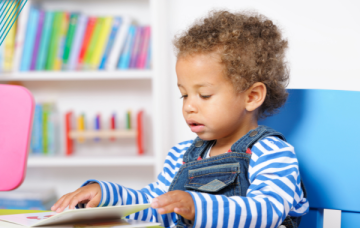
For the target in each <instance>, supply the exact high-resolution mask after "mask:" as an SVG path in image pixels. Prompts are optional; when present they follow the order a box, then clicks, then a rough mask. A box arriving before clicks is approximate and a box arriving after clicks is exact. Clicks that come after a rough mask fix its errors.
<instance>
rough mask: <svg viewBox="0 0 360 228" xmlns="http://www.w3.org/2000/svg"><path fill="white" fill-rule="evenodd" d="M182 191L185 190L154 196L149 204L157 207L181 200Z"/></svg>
mask: <svg viewBox="0 0 360 228" xmlns="http://www.w3.org/2000/svg"><path fill="white" fill-rule="evenodd" d="M184 193H185V192H183V191H171V192H167V193H165V194H163V195H160V196H158V197H156V198H155V199H154V200H153V202H152V203H151V206H152V207H153V208H159V207H163V206H166V205H169V204H172V203H175V202H178V201H180V200H181V198H182V196H183V194H184Z"/></svg>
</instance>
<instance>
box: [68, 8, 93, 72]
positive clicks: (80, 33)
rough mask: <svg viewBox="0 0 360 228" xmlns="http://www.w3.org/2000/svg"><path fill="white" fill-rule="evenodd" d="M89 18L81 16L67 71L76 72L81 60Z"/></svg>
mask: <svg viewBox="0 0 360 228" xmlns="http://www.w3.org/2000/svg"><path fill="white" fill-rule="evenodd" d="M87 21H88V16H86V15H84V14H80V15H79V18H78V22H77V26H76V31H75V34H74V40H73V45H72V48H71V50H70V57H69V62H68V67H67V70H75V69H76V66H77V63H78V62H77V61H78V59H79V54H80V49H81V45H82V41H83V39H84V35H85V30H86V25H87Z"/></svg>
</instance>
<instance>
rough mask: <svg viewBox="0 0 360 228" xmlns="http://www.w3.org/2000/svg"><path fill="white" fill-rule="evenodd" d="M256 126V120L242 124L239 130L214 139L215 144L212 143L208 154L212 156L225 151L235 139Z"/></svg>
mask: <svg viewBox="0 0 360 228" xmlns="http://www.w3.org/2000/svg"><path fill="white" fill-rule="evenodd" d="M257 127H258V124H257V121H256V122H253V123H250V124H248V125H247V126H242V127H241V129H239V131H237V132H236V133H234V134H232V135H229V136H227V137H224V138H220V139H216V143H215V145H213V147H212V148H211V151H210V156H211V157H213V156H216V155H219V154H223V153H226V152H227V151H228V150H229V149H230V148H231V146H232V145H233V144H234V143H235V142H236V141H238V140H239V139H240V138H241V137H243V136H244V135H246V134H247V133H248V132H249V131H250V130H253V129H255V128H257Z"/></svg>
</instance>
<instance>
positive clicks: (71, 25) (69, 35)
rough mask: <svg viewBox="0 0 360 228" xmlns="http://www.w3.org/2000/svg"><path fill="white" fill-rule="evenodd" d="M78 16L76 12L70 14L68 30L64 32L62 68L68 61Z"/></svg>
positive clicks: (65, 66)
mask: <svg viewBox="0 0 360 228" xmlns="http://www.w3.org/2000/svg"><path fill="white" fill-rule="evenodd" d="M78 18H79V14H78V13H72V14H71V15H70V22H69V28H68V31H67V34H66V41H65V48H64V55H63V65H62V69H67V64H68V62H69V56H70V50H71V46H72V44H73V40H74V35H75V31H76V25H77V22H78Z"/></svg>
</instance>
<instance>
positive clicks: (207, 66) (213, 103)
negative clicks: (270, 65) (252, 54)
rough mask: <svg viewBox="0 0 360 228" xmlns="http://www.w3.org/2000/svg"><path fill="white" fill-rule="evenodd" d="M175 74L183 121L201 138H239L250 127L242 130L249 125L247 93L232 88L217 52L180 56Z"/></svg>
mask: <svg viewBox="0 0 360 228" xmlns="http://www.w3.org/2000/svg"><path fill="white" fill-rule="evenodd" d="M176 73H177V80H178V87H179V89H180V92H181V95H182V98H183V108H182V112H183V115H184V118H185V121H186V123H187V124H188V125H189V127H190V129H191V131H193V132H195V133H196V134H197V135H198V136H199V137H200V138H202V139H203V140H214V139H217V140H218V139H221V138H228V139H230V140H231V138H234V137H235V138H236V139H238V138H240V137H241V136H242V135H244V134H246V132H247V131H248V130H250V129H251V128H252V127H253V126H252V127H250V129H244V128H249V126H247V125H249V123H247V122H246V121H247V118H246V116H247V111H246V102H245V101H246V93H245V92H242V93H237V92H236V91H235V88H234V86H233V85H232V83H231V82H230V80H229V79H227V78H226V76H224V73H223V65H222V64H221V63H220V58H219V57H218V56H217V55H216V54H196V55H187V56H185V57H180V58H179V59H178V61H177V64H176ZM250 122H251V121H250ZM244 132H245V133H244Z"/></svg>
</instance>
